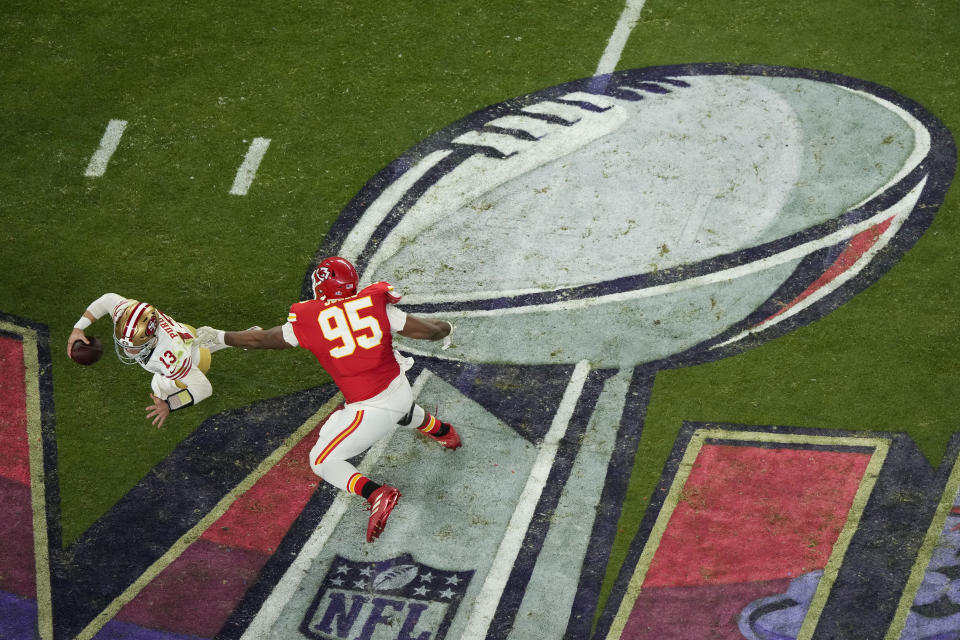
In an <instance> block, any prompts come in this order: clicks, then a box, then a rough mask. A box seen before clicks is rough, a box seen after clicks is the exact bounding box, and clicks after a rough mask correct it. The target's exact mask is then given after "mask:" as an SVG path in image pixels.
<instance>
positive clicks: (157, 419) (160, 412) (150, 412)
mask: <svg viewBox="0 0 960 640" xmlns="http://www.w3.org/2000/svg"><path fill="white" fill-rule="evenodd" d="M150 397H151V398H153V404H152V405H150V406H148V407H147V420H150V419H153V424H155V425H157V429H159V428H160V427H162V426H163V421H164V420H166V419H167V416H168V415H170V405H168V404H167V401H166V400H161V399H160V398H158V397H157V396H155V395H153V394H152V393H151V394H150Z"/></svg>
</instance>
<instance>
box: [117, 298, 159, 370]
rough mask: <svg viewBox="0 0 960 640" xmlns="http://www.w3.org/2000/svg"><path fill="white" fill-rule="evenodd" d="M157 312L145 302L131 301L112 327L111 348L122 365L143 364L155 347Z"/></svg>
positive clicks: (157, 323)
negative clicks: (114, 350)
mask: <svg viewBox="0 0 960 640" xmlns="http://www.w3.org/2000/svg"><path fill="white" fill-rule="evenodd" d="M159 322H160V320H159V318H158V317H157V310H156V309H155V308H154V307H153V305H150V304H147V303H146V302H139V301H137V300H131V301H130V302H129V303H127V306H126V307H124V309H123V311H122V312H121V313H120V316H119V317H118V318H117V320H116V322H115V323H114V325H113V346H114V349H116V352H117V357H118V358H119V359H120V362H123V363H124V364H134V363H137V364H141V365H142V364H143V363H145V362H146V361H147V360H149V359H150V354H151V353H153V349H154V347H156V346H157V340H158V338H157V327H158V325H159Z"/></svg>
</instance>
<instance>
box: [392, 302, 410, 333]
mask: <svg viewBox="0 0 960 640" xmlns="http://www.w3.org/2000/svg"><path fill="white" fill-rule="evenodd" d="M387 319H388V320H390V330H391V331H394V332H397V331H403V327H404V326H405V325H406V324H407V312H406V311H403V310H401V309H398V308H397V307H395V306H394V305H392V304H388V305H387Z"/></svg>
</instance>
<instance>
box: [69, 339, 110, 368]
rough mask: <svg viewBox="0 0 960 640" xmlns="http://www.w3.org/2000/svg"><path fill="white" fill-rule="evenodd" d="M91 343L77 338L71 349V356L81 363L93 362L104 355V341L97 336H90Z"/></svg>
mask: <svg viewBox="0 0 960 640" xmlns="http://www.w3.org/2000/svg"><path fill="white" fill-rule="evenodd" d="M89 339H90V344H86V343H85V342H83V340H75V341H74V343H73V347H72V348H71V349H70V357H71V358H72V359H73V361H74V362H77V363H79V364H84V365H87V364H93V363H94V362H96V361H97V360H99V359H100V358H101V357H102V356H103V343H102V342H100V339H99V338H97V337H96V336H89Z"/></svg>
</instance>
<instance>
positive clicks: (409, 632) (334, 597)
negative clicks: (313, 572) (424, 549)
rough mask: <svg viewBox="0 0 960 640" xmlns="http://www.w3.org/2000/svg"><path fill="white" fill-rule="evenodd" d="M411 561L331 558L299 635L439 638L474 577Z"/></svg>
mask: <svg viewBox="0 0 960 640" xmlns="http://www.w3.org/2000/svg"><path fill="white" fill-rule="evenodd" d="M473 573H474V572H473V570H470V571H445V570H443V569H436V568H434V567H429V566H427V565H425V564H421V563H419V562H415V561H414V559H413V556H411V555H410V554H405V555H402V556H398V557H396V558H393V559H391V560H384V561H381V562H354V561H353V560H348V559H347V558H344V557H341V556H339V555H337V556H334V559H333V562H332V563H331V564H330V569H329V570H328V571H327V575H326V576H325V577H324V579H323V582H321V584H320V591H319V592H318V593H317V596H316V598H314V600H313V603H312V604H311V605H310V608H309V609H308V610H307V615H306V617H305V618H304V619H303V623H302V624H301V625H300V631H301V632H302V633H303V634H304V635H306V636H307V637H310V638H316V640H342V639H344V638H351V639H353V638H356V639H357V640H385V639H387V638H389V639H390V640H442V639H443V638H444V637H445V636H446V633H447V629H448V628H449V627H450V622H451V621H452V620H453V617H454V615H455V614H456V612H457V607H458V606H459V605H460V602H461V601H462V600H463V596H464V595H465V594H466V592H467V587H468V586H469V585H470V579H471V578H472V577H473Z"/></svg>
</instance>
